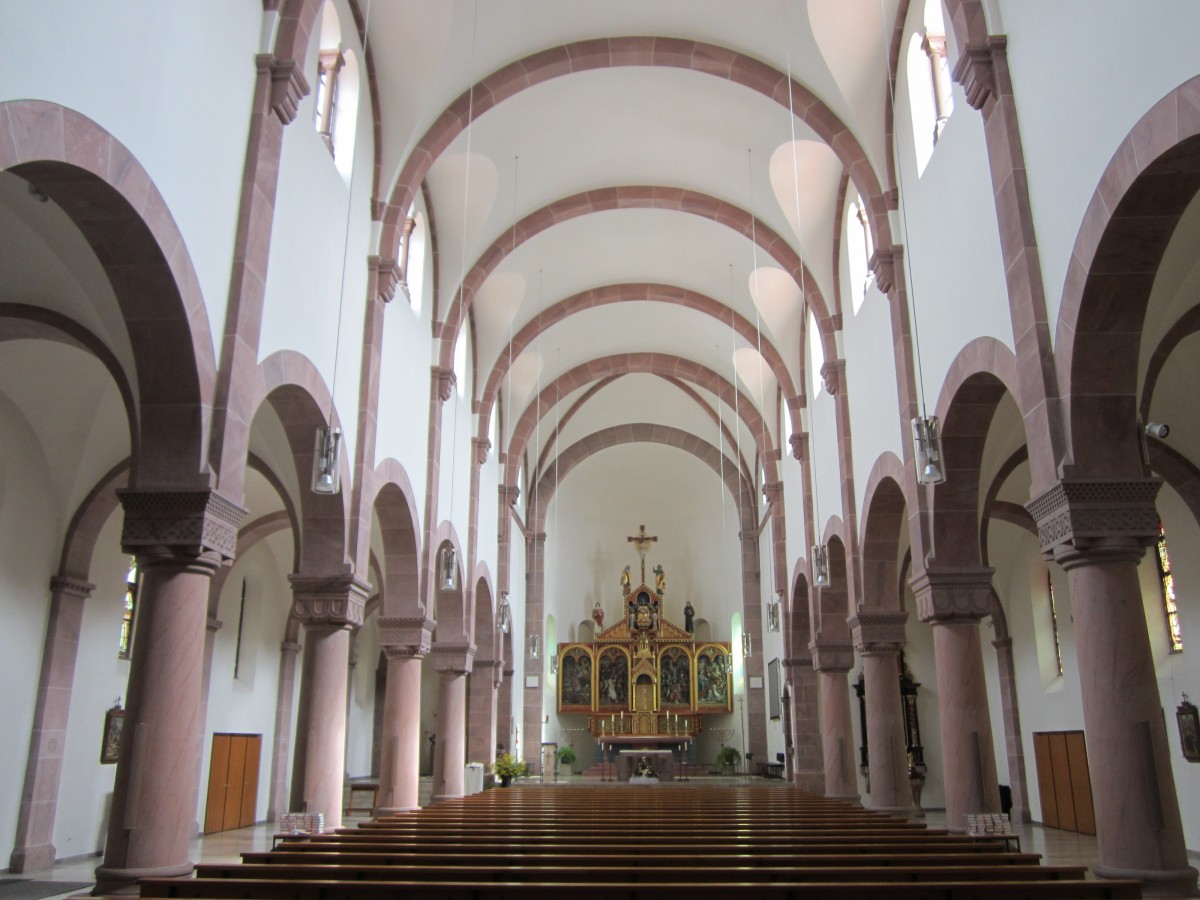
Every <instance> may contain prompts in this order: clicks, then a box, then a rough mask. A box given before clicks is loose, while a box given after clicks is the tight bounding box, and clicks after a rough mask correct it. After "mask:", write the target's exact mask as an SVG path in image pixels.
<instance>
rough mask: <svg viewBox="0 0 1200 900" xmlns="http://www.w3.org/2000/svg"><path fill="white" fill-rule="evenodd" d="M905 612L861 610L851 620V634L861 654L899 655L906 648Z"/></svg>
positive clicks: (856, 648)
mask: <svg viewBox="0 0 1200 900" xmlns="http://www.w3.org/2000/svg"><path fill="white" fill-rule="evenodd" d="M907 621H908V613H906V612H904V611H903V610H877V609H861V608H860V609H859V610H858V611H857V612H856V614H855V615H854V616H853V617H852V618H851V619H850V622H849V625H850V634H851V635H852V636H853V639H854V649H855V650H857V651H858V652H859V653H899V652H900V650H901V648H903V647H904V623H905V622H907Z"/></svg>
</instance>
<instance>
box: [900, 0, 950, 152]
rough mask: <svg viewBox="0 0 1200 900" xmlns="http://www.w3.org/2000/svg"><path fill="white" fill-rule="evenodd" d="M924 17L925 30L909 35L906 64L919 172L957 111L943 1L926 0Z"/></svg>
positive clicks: (914, 147) (910, 111)
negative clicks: (947, 48)
mask: <svg viewBox="0 0 1200 900" xmlns="http://www.w3.org/2000/svg"><path fill="white" fill-rule="evenodd" d="M923 19H924V22H923V24H924V27H923V28H922V30H921V31H919V32H914V33H913V34H912V36H911V37H910V38H909V41H908V56H907V58H906V66H905V71H906V75H907V79H908V102H909V114H910V115H911V116H912V128H913V149H914V150H915V152H916V162H917V174H918V175H919V174H921V173H923V172H924V171H925V167H926V166H927V165H928V164H929V159H930V157H931V156H933V148H934V147H935V146H936V145H937V142H938V139H939V138H940V137H941V136H942V130H943V129H944V128H945V127H946V122H947V121H948V120H949V118H950V114H951V112H953V111H954V94H953V91H952V89H951V84H950V68H949V63H948V61H947V59H946V26H945V23H944V22H943V19H942V4H941V0H925V9H924V15H923Z"/></svg>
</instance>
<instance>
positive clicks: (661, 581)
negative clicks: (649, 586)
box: [654, 565, 667, 597]
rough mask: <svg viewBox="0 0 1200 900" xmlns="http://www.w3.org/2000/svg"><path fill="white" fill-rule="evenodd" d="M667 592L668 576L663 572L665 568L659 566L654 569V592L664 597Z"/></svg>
mask: <svg viewBox="0 0 1200 900" xmlns="http://www.w3.org/2000/svg"><path fill="white" fill-rule="evenodd" d="M666 590H667V575H666V573H665V572H663V567H662V566H661V565H657V566H655V567H654V592H655V593H656V594H658V596H660V597H661V596H662V595H663V594H664V593H665V592H666Z"/></svg>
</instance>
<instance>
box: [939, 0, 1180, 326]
mask: <svg viewBox="0 0 1200 900" xmlns="http://www.w3.org/2000/svg"><path fill="white" fill-rule="evenodd" d="M1001 11H1002V19H1001V20H1000V21H999V22H996V21H993V22H991V23H990V28H991V30H992V31H993V32H998V31H1007V32H1008V34H1009V35H1010V39H1009V44H1008V62H1009V69H1010V70H1011V73H1012V82H1013V94H1014V96H1015V98H1016V106H1017V113H1018V115H1019V116H1020V125H1021V143H1022V146H1023V149H1024V151H1025V164H1026V167H1027V169H1028V175H1029V190H1030V197H1031V200H1030V205H1031V208H1032V212H1033V221H1034V227H1035V228H1036V229H1037V240H1038V254H1039V256H1040V257H1041V261H1042V273H1043V279H1044V282H1045V287H1046V306H1047V310H1048V312H1049V316H1050V322H1051V323H1056V322H1057V320H1058V311H1059V306H1060V304H1061V301H1062V292H1063V287H1064V285H1065V282H1066V273H1067V266H1068V264H1069V262H1070V256H1071V250H1072V248H1073V247H1074V245H1075V240H1076V237H1077V236H1078V233H1079V227H1080V223H1081V221H1082V219H1083V214H1084V211H1085V210H1086V209H1087V205H1088V203H1089V202H1090V200H1091V198H1092V194H1093V193H1094V192H1095V190H1096V186H1097V184H1098V183H1099V181H1100V176H1101V175H1102V174H1103V172H1104V169H1105V167H1106V166H1107V165H1108V163H1109V161H1110V160H1111V159H1112V156H1113V154H1114V153H1115V152H1116V150H1117V147H1118V146H1120V144H1121V142H1122V141H1123V140H1124V139H1125V136H1126V135H1127V134H1128V133H1129V130H1130V129H1131V128H1132V127H1133V126H1134V124H1135V123H1136V122H1137V121H1138V119H1140V118H1141V117H1142V116H1143V115H1144V114H1145V113H1146V112H1147V111H1148V110H1149V109H1150V108H1151V107H1152V106H1153V105H1154V104H1155V103H1157V102H1158V101H1159V100H1160V99H1162V98H1163V97H1164V96H1166V94H1168V93H1170V91H1171V90H1172V89H1174V88H1175V87H1177V86H1178V85H1179V84H1181V83H1182V82H1184V81H1186V80H1187V79H1188V78H1190V77H1192V76H1194V75H1195V74H1196V73H1197V72H1198V71H1200V65H1198V63H1197V56H1196V48H1195V36H1196V35H1197V34H1200V6H1197V5H1196V4H1195V3H1192V2H1189V0H1157V2H1155V3H1153V4H1147V5H1145V6H1143V5H1142V4H1130V3H1126V2H1121V0H1056V2H1054V3H1043V2H1038V0H1013V2H1008V0H1006V2H1005V3H1004V4H1003V5H1002V7H1001ZM1143 13H1145V14H1143ZM1064 58H1065V59H1069V60H1070V64H1069V65H1063V62H1062V60H1063V59H1064ZM1049 85H1053V87H1054V89H1053V90H1047V86H1049ZM956 101H957V98H956ZM956 112H957V111H956ZM976 116H978V114H976ZM1054 333H1055V329H1054V328H1053V327H1052V328H1051V334H1052V335H1053V334H1054Z"/></svg>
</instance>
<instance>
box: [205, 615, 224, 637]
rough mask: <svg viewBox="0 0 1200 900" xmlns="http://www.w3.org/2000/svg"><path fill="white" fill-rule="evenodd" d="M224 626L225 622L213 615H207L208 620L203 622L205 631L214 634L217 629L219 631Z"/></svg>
mask: <svg viewBox="0 0 1200 900" xmlns="http://www.w3.org/2000/svg"><path fill="white" fill-rule="evenodd" d="M224 627H225V623H224V622H222V621H221V620H220V619H218V618H216V617H215V616H209V617H208V620H207V621H206V622H205V623H204V630H205V631H207V632H208V633H209V634H216V633H217V632H218V631H220V630H221V629H222V628H224Z"/></svg>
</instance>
